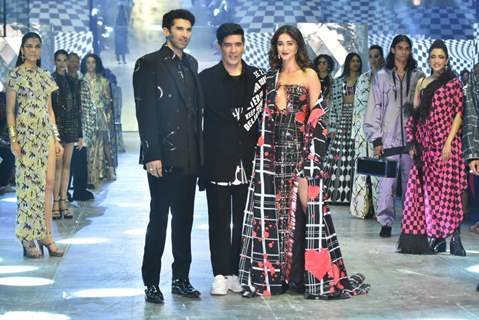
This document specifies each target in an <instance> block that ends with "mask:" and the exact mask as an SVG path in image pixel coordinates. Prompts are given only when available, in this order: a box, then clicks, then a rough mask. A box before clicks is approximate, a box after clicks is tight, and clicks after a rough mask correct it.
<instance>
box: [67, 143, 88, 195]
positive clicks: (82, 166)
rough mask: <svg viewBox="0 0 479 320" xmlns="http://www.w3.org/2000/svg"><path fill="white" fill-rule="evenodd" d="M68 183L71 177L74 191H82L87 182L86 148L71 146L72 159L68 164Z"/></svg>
mask: <svg viewBox="0 0 479 320" xmlns="http://www.w3.org/2000/svg"><path fill="white" fill-rule="evenodd" d="M70 168H71V169H70V183H71V180H72V179H73V190H74V192H80V191H84V190H86V188H87V184H88V166H87V150H86V148H82V149H81V150H78V149H77V148H76V147H75V148H73V154H72V161H71V164H70Z"/></svg>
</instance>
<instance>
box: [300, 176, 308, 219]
mask: <svg viewBox="0 0 479 320" xmlns="http://www.w3.org/2000/svg"><path fill="white" fill-rule="evenodd" d="M298 199H299V202H300V203H301V207H302V208H303V212H304V213H306V212H308V211H307V209H308V180H306V178H298Z"/></svg>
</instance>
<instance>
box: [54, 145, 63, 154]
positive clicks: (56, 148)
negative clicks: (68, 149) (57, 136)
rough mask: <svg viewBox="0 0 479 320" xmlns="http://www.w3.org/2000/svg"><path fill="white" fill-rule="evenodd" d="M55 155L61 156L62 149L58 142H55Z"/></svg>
mask: <svg viewBox="0 0 479 320" xmlns="http://www.w3.org/2000/svg"><path fill="white" fill-rule="evenodd" d="M55 153H56V155H57V157H61V156H62V155H63V147H62V144H61V143H60V141H55Z"/></svg>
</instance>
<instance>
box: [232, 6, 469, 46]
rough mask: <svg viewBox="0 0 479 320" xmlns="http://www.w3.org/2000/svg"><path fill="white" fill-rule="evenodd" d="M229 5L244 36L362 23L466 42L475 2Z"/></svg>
mask: <svg viewBox="0 0 479 320" xmlns="http://www.w3.org/2000/svg"><path fill="white" fill-rule="evenodd" d="M237 3H238V4H237V6H236V7H235V10H234V12H235V14H234V17H235V20H236V22H238V23H240V24H241V25H242V26H243V27H244V28H245V30H246V31H248V32H271V31H274V30H275V29H276V28H277V26H278V25H282V24H286V23H288V24H295V23H300V22H315V23H317V22H331V23H343V24H344V23H354V24H367V25H369V30H370V32H371V33H375V34H395V33H406V34H413V35H425V36H427V37H431V38H443V39H472V38H473V36H474V34H473V33H474V31H473V30H474V29H473V24H474V23H475V22H476V20H477V19H476V16H475V14H476V9H475V0H465V1H454V0H443V1H441V3H440V5H439V4H429V3H426V2H425V1H424V3H423V4H422V5H421V6H413V5H412V4H411V2H410V1H397V0H384V1H369V0H356V1H350V0H308V1H297V0H291V1H276V0H263V1H255V0H243V1H238V2H237Z"/></svg>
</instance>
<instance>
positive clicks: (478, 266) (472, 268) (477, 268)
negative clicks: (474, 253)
mask: <svg viewBox="0 0 479 320" xmlns="http://www.w3.org/2000/svg"><path fill="white" fill-rule="evenodd" d="M468 252H469V251H468ZM466 270H467V271H469V272H474V273H479V264H476V265H473V266H470V267H469V268H466Z"/></svg>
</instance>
